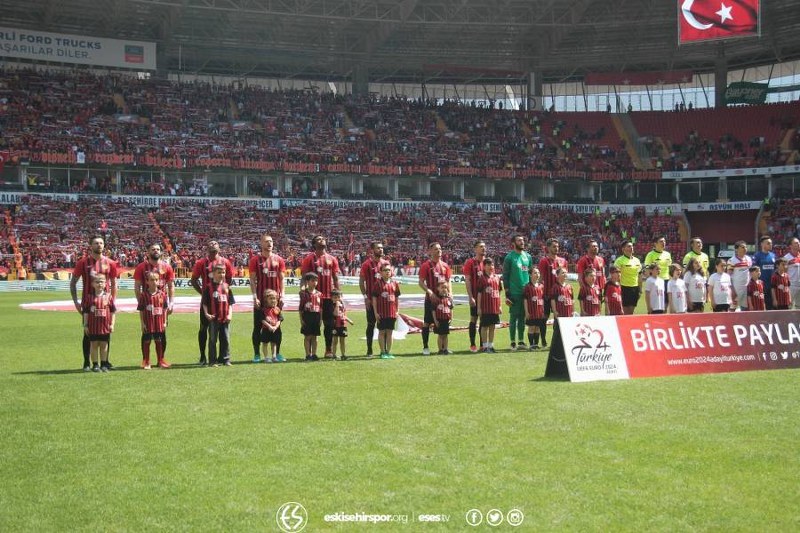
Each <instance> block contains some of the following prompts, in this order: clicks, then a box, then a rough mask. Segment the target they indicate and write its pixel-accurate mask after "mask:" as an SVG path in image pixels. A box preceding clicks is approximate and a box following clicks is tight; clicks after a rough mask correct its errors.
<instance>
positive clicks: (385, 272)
mask: <svg viewBox="0 0 800 533" xmlns="http://www.w3.org/2000/svg"><path fill="white" fill-rule="evenodd" d="M399 308H400V284H399V283H397V282H396V281H394V280H392V267H391V266H390V265H383V266H382V267H381V279H379V280H378V281H377V282H376V283H375V284H374V286H373V289H372V310H373V312H374V313H375V320H376V321H377V325H378V347H379V348H380V350H381V359H394V356H393V355H392V331H394V325H395V322H396V321H397V312H398V309H399ZM367 357H371V356H370V355H367Z"/></svg>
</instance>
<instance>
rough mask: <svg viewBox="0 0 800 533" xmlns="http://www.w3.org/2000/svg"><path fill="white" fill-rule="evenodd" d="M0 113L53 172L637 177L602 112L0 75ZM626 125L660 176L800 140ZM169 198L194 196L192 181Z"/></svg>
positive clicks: (8, 143) (102, 181)
mask: <svg viewBox="0 0 800 533" xmlns="http://www.w3.org/2000/svg"><path fill="white" fill-rule="evenodd" d="M0 116H2V126H1V127H2V134H3V135H2V141H0V143H1V144H0V149H1V150H8V151H10V152H11V153H12V161H13V160H14V159H19V158H20V157H28V158H29V159H31V160H32V161H35V162H42V163H57V164H64V163H74V162H75V161H76V160H77V158H78V157H79V154H83V156H84V157H85V158H86V161H87V162H92V163H97V164H108V165H116V164H119V165H127V166H133V165H134V164H136V165H137V166H145V167H154V168H184V167H187V166H192V167H206V168H215V167H224V168H252V169H254V170H261V171H269V170H275V169H278V168H287V165H289V166H290V167H288V168H291V169H293V170H298V171H304V170H305V171H319V170H320V168H319V167H318V165H323V166H324V169H326V170H328V171H347V170H350V169H351V167H350V166H349V165H367V166H370V167H371V168H370V169H366V170H367V171H369V172H372V173H382V172H396V171H397V167H398V166H401V167H403V168H404V169H406V170H405V173H420V174H426V173H428V174H432V173H434V172H441V173H443V174H446V175H456V176H484V177H490V178H508V177H512V176H516V177H523V178H524V177H542V176H546V175H547V174H546V173H547V172H566V173H591V175H592V177H593V178H594V179H605V180H617V179H622V178H621V174H620V172H629V173H630V172H635V171H637V170H639V171H641V170H642V169H636V168H635V165H634V162H633V161H632V160H631V158H630V157H629V154H628V152H627V150H626V143H625V142H624V140H623V139H622V138H621V137H620V135H619V133H618V132H617V129H616V128H615V127H614V125H613V121H612V119H611V118H610V115H609V114H607V113H550V112H533V111H512V110H502V109H496V108H483V107H477V106H467V105H461V104H460V103H457V102H454V101H444V102H443V103H435V102H429V101H422V100H407V99H405V98H399V97H394V98H387V97H376V96H373V97H355V96H350V95H347V96H343V95H339V96H337V95H333V94H331V93H325V94H322V93H316V92H313V91H298V90H290V91H289V90H287V91H271V90H265V89H262V88H260V87H232V86H223V85H211V84H208V83H199V82H193V83H177V82H168V81H164V80H160V81H159V80H140V79H135V78H131V77H127V76H122V75H116V74H114V75H112V74H105V75H100V74H92V73H88V72H63V71H54V72H48V73H43V72H40V71H34V70H4V71H2V73H0ZM630 116H631V119H632V121H633V123H634V124H635V127H636V129H637V131H638V134H639V136H640V137H641V138H645V139H650V146H651V149H652V151H653V153H654V161H655V166H656V167H657V168H659V169H664V170H671V169H699V168H732V167H749V166H759V165H760V166H766V165H773V164H783V163H785V162H787V158H788V157H789V156H790V155H791V153H792V147H793V146H796V145H797V144H798V141H797V135H794V136H791V135H789V136H788V137H787V134H791V133H792V132H793V129H794V128H796V127H797V126H798V124H800V105H798V104H797V103H791V104H772V105H766V106H751V107H738V108H729V109H715V110H711V109H706V110H693V111H687V112H679V113H664V112H637V113H632V114H631V115H630ZM292 165H293V166H292ZM359 170H363V169H360V168H359ZM513 172H516V174H514V173H513ZM542 173H545V174H542ZM568 175H569V174H568ZM576 175H580V174H576ZM656 177H657V173H649V174H648V173H645V174H643V175H639V176H637V179H654V178H656ZM109 186H110V180H109V178H108V176H92V177H89V178H88V179H87V180H85V181H81V182H78V183H75V184H72V190H73V191H76V192H81V191H100V192H102V191H105V190H107V189H108V187H109ZM45 188H46V184H45ZM124 188H125V190H126V191H129V192H131V193H141V192H148V193H150V192H152V193H160V192H162V191H163V190H164V189H165V188H166V185H165V184H163V183H161V184H158V183H156V184H151V183H144V182H142V180H136V179H128V180H126V183H125V184H124ZM174 193H175V194H176V195H181V194H202V193H200V192H199V191H197V190H196V188H195V189H194V190H193V187H192V184H181V185H180V186H179V187H177V188H176V190H175V191H174ZM226 193H230V191H215V194H216V195H220V194H226Z"/></svg>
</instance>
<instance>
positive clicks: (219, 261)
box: [189, 241, 234, 365]
mask: <svg viewBox="0 0 800 533" xmlns="http://www.w3.org/2000/svg"><path fill="white" fill-rule="evenodd" d="M217 265H222V267H223V272H224V276H223V279H224V281H225V283H226V284H227V285H228V286H229V287H230V284H231V282H232V281H233V273H234V272H233V265H232V264H231V262H230V261H229V260H228V259H226V258H225V257H222V256H221V255H220V253H219V243H218V242H217V241H208V244H207V245H206V257H203V258H202V259H198V260H197V262H196V263H195V264H194V268H193V269H192V277H191V279H190V280H189V284H190V285H191V286H192V287H193V288H194V290H196V291H197V292H198V294H200V296H203V295H204V294H205V293H206V290H207V289H208V287H209V285H211V282H212V281H213V279H214V268H215V267H216V266H217ZM209 324H210V323H209V321H208V319H207V317H206V314H205V312H204V311H203V308H202V304H201V308H200V331H198V332H197V344H198V345H199V347H200V361H199V362H200V364H201V365H205V364H206V342H207V341H208V327H209Z"/></svg>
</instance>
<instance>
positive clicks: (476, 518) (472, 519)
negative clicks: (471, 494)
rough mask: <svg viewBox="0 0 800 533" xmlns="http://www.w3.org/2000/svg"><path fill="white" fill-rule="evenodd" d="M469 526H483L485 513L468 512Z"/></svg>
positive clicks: (473, 510)
mask: <svg viewBox="0 0 800 533" xmlns="http://www.w3.org/2000/svg"><path fill="white" fill-rule="evenodd" d="M466 518H467V524H469V525H471V526H473V527H475V526H479V525H481V522H483V513H482V512H480V511H479V510H478V509H470V510H469V511H467V516H466Z"/></svg>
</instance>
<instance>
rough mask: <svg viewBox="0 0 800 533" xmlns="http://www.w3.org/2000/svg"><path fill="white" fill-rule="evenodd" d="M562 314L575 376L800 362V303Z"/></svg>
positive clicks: (647, 374)
mask: <svg viewBox="0 0 800 533" xmlns="http://www.w3.org/2000/svg"><path fill="white" fill-rule="evenodd" d="M558 320H559V327H560V329H561V338H562V342H563V345H564V354H565V355H566V358H567V367H568V368H569V377H570V380H571V381H597V380H615V379H628V378H645V377H656V376H672V375H680V374H709V373H715V372H739V371H744V370H774V369H779V368H800V311H747V312H741V313H713V314H712V313H697V314H682V315H630V316H601V317H579V318H578V317H575V318H559V319H558Z"/></svg>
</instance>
